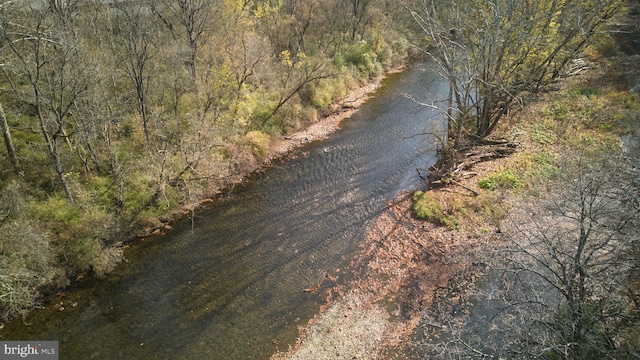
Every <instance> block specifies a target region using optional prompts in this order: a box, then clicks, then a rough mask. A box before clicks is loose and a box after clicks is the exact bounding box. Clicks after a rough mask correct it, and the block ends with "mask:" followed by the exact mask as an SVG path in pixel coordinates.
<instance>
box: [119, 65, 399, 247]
mask: <svg viewBox="0 0 640 360" xmlns="http://www.w3.org/2000/svg"><path fill="white" fill-rule="evenodd" d="M409 62H410V60H407V61H405V62H404V63H402V64H401V65H399V66H396V67H394V68H392V69H390V70H388V71H386V72H384V73H382V74H380V75H378V76H376V77H374V78H373V79H371V80H370V81H369V82H368V83H367V84H366V85H363V86H361V87H359V88H357V89H356V90H354V91H352V92H350V93H349V94H348V95H347V96H345V97H344V98H342V99H340V100H339V101H338V102H336V103H334V104H333V105H331V110H332V112H331V113H330V114H329V115H327V116H324V117H322V118H321V119H319V120H318V121H316V122H313V123H310V124H308V125H306V126H304V127H302V128H301V129H299V130H296V131H294V132H292V133H290V134H285V135H280V136H279V139H278V140H276V141H275V143H274V144H273V145H272V146H271V147H270V149H269V152H268V154H267V155H266V156H265V157H264V158H263V159H260V160H259V161H257V164H256V165H255V166H252V167H249V168H247V169H245V170H243V171H239V172H237V173H234V174H232V175H230V176H229V180H228V181H227V184H226V186H214V187H212V188H211V190H210V191H209V195H206V196H204V197H203V198H201V199H199V200H197V201H195V202H193V203H188V204H184V205H182V206H181V207H180V208H178V209H176V210H174V211H172V212H170V213H168V214H166V215H164V216H163V217H162V219H159V218H157V217H152V218H148V219H146V220H143V221H141V223H139V224H133V226H132V229H131V234H130V235H129V236H128V238H127V239H126V240H125V241H124V243H127V244H128V243H131V242H132V241H133V240H135V239H147V238H150V237H153V236H162V235H164V234H165V233H166V231H170V230H172V229H173V225H174V224H175V223H176V222H179V221H181V220H183V219H185V218H186V217H188V216H189V215H190V214H192V213H193V212H195V211H198V210H199V209H202V208H203V207H204V206H205V205H206V204H209V203H212V202H215V201H216V199H218V197H219V196H220V195H221V194H223V193H225V190H226V189H232V188H233V187H235V186H238V185H241V184H244V183H245V182H246V181H247V179H248V178H250V177H251V176H252V175H253V174H256V173H259V172H261V171H264V170H266V169H268V168H269V167H271V166H272V164H273V163H274V162H275V161H277V160H279V159H282V158H284V157H286V156H287V155H289V154H290V153H291V152H293V151H294V150H296V149H298V148H300V147H302V146H304V145H306V144H308V143H310V142H314V141H321V140H324V139H326V138H328V137H329V136H330V135H331V134H333V133H334V132H336V131H338V130H339V129H340V123H341V122H342V121H343V120H345V119H347V118H349V117H351V116H352V115H353V114H355V113H356V112H357V111H358V110H359V109H360V107H361V106H362V105H363V104H364V103H366V102H367V100H369V99H370V97H371V95H372V94H373V93H374V92H375V91H376V90H378V88H380V86H381V85H382V82H383V81H384V80H385V79H386V78H387V77H388V76H389V75H391V74H396V73H399V72H402V71H404V70H405V69H406V68H407V65H408V63H409Z"/></svg>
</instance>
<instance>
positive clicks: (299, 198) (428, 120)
mask: <svg viewBox="0 0 640 360" xmlns="http://www.w3.org/2000/svg"><path fill="white" fill-rule="evenodd" d="M445 93H446V92H445V89H444V86H443V84H442V82H441V81H440V80H439V77H438V75H437V74H436V73H435V72H434V71H433V70H431V69H430V68H429V66H428V65H427V64H414V65H413V66H412V67H410V68H409V69H407V70H406V71H404V72H402V73H399V74H393V75H390V76H389V77H388V78H387V79H386V80H385V81H384V83H383V85H382V87H381V88H380V89H379V90H378V91H377V92H376V93H375V95H374V96H373V98H372V99H370V100H369V101H368V102H367V103H366V104H365V105H364V106H363V107H362V108H361V109H360V110H359V111H358V112H357V113H356V114H355V115H353V116H352V117H351V118H349V119H346V120H344V121H343V122H342V124H341V130H339V131H338V132H336V133H334V134H332V136H331V137H330V138H329V139H327V140H323V141H321V142H315V143H312V144H309V145H308V146H306V147H304V148H301V149H299V150H296V151H295V152H294V153H293V154H292V156H290V157H289V158H288V159H286V160H283V161H279V162H278V163H276V164H275V165H274V166H273V167H272V168H270V169H268V170H267V171H265V172H262V173H261V174H259V175H256V176H254V178H253V179H252V180H251V181H250V182H249V184H248V185H246V186H243V187H242V188H237V189H235V190H234V191H233V192H232V193H231V194H230V195H229V196H228V197H227V198H225V199H224V200H222V201H219V202H217V203H216V204H215V205H212V206H210V208H208V209H206V211H202V212H200V213H199V214H197V216H196V217H195V218H194V221H193V223H192V222H191V221H185V222H184V223H182V224H177V225H176V226H175V227H174V230H173V231H171V232H170V233H169V234H167V235H165V236H162V237H158V238H154V239H152V240H145V241H141V242H139V243H137V244H135V245H134V246H132V247H131V249H129V250H128V251H127V252H126V257H127V259H129V261H128V262H126V263H123V264H122V265H121V266H119V268H118V269H117V270H116V271H115V272H114V273H112V274H111V275H109V276H108V277H107V278H106V279H102V280H90V281H85V282H82V283H81V284H79V285H77V286H74V287H73V288H72V289H69V290H67V291H66V292H65V294H64V297H59V298H56V299H54V300H53V301H52V303H60V302H62V303H63V307H64V308H65V310H64V311H59V310H53V308H52V306H48V307H47V309H45V310H39V311H36V312H34V313H32V314H31V315H29V316H28V318H27V319H26V323H25V322H23V321H22V320H19V321H14V322H12V323H9V324H7V325H6V326H5V328H4V329H3V330H2V331H0V333H1V334H2V337H3V340H57V341H59V342H60V354H61V355H60V356H61V359H92V358H95V359H125V358H126V359H175V358H189V359H267V358H269V356H270V355H271V354H272V353H273V352H274V351H275V350H276V349H277V348H278V349H280V350H286V349H287V347H288V346H289V345H291V344H293V343H295V339H296V337H297V328H296V327H297V325H303V324H305V323H306V322H307V321H308V320H309V319H310V318H311V317H313V315H314V314H315V313H317V312H318V308H319V306H320V305H321V304H322V303H323V302H324V300H325V291H324V290H326V289H327V288H328V287H330V286H332V285H333V283H332V282H331V281H329V280H327V278H326V274H329V275H330V276H332V277H338V282H340V281H344V279H345V277H346V275H345V274H347V273H349V272H350V271H349V267H348V266H349V259H350V257H351V255H352V254H353V253H354V252H355V251H356V250H357V246H358V243H359V242H360V241H361V240H362V238H363V236H364V234H365V232H366V229H367V226H368V225H369V224H370V223H371V221H372V220H373V219H374V218H375V217H376V216H378V215H379V214H380V213H381V212H382V210H383V209H384V206H385V204H386V203H387V202H388V201H390V200H391V199H392V198H393V197H394V196H395V195H396V194H397V193H398V192H400V191H402V190H406V189H410V188H412V187H416V186H419V184H420V179H419V177H418V174H417V172H416V168H427V167H428V166H429V165H430V164H432V163H434V162H435V159H436V153H435V150H436V149H435V144H436V142H435V141H434V140H433V139H431V138H429V137H428V136H427V135H420V134H427V133H433V132H442V131H443V129H444V124H443V121H442V120H441V116H439V115H438V113H437V112H435V111H434V110H432V109H429V108H425V107H423V106H420V105H418V104H417V103H415V102H414V101H412V100H410V99H408V97H407V96H405V94H410V95H412V96H413V97H415V98H416V99H418V100H420V101H423V102H431V101H433V100H435V99H436V98H437V97H439V96H440V97H442V96H443V95H442V94H445ZM439 94H440V95H439ZM316 284H320V287H319V288H318V289H317V291H314V292H305V291H303V290H304V289H306V288H313V287H315V285H316ZM76 304H77V305H76Z"/></svg>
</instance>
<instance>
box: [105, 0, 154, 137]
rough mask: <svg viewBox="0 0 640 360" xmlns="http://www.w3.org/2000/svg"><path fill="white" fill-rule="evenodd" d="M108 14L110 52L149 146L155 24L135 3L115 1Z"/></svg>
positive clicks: (141, 7) (140, 5)
mask: <svg viewBox="0 0 640 360" xmlns="http://www.w3.org/2000/svg"><path fill="white" fill-rule="evenodd" d="M115 9H116V12H115V13H114V14H111V13H110V12H109V11H107V15H108V16H109V24H108V31H109V32H110V33H111V34H112V35H113V36H112V37H111V39H110V41H111V47H112V51H113V53H114V55H115V56H116V57H120V58H121V59H122V66H123V69H122V70H124V72H125V73H126V75H127V77H128V78H129V80H130V81H131V85H132V86H133V90H134V93H135V98H136V102H137V104H138V113H139V114H140V117H141V118H142V127H143V130H144V136H145V141H146V145H147V149H151V136H150V129H149V128H150V124H149V123H150V117H151V114H150V112H149V95H150V91H151V86H152V85H151V82H152V79H153V77H154V65H155V64H154V61H153V60H154V57H155V56H156V55H157V53H158V38H159V33H158V27H157V25H156V23H155V22H154V21H152V20H153V18H152V17H151V13H150V11H149V9H148V8H147V7H146V6H144V5H142V4H138V3H129V2H124V3H117V5H116V6H115Z"/></svg>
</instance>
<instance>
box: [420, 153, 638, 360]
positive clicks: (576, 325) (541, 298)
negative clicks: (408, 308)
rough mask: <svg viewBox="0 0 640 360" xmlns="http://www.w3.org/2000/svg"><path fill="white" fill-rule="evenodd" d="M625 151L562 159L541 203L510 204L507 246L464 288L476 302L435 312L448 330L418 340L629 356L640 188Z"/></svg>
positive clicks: (529, 354) (524, 354) (455, 346)
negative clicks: (438, 337)
mask: <svg viewBox="0 0 640 360" xmlns="http://www.w3.org/2000/svg"><path fill="white" fill-rule="evenodd" d="M610 160H611V159H610ZM622 161H623V160H622V159H619V158H614V159H612V161H610V162H605V163H597V164H594V163H587V162H586V161H584V160H578V161H577V162H575V163H573V164H569V165H567V166H564V167H563V169H562V172H561V173H562V174H563V176H562V177H561V179H560V180H559V182H558V183H555V185H554V186H553V187H552V188H551V189H550V192H549V194H548V196H547V199H546V200H545V201H544V202H543V203H539V204H537V205H533V204H532V205H528V206H522V207H521V208H519V209H515V210H514V212H513V214H512V215H511V216H510V217H509V219H508V220H507V222H506V223H505V224H503V225H504V226H503V231H504V232H505V233H506V243H505V244H506V246H505V247H504V248H501V249H499V250H497V252H494V253H492V256H491V257H492V259H491V260H488V262H489V263H490V264H493V265H494V267H493V270H490V271H489V272H488V274H489V275H488V276H487V277H486V279H485V280H484V281H483V282H479V283H478V285H477V288H476V292H475V294H474V295H473V296H469V297H467V298H468V299H470V300H469V302H470V303H473V305H471V306H470V307H467V308H466V309H464V310H462V311H460V310H461V309H458V310H459V312H462V313H468V314H469V316H468V317H464V318H465V319H464V320H462V321H460V322H457V321H455V320H453V319H454V318H455V317H456V316H452V314H451V313H450V312H448V314H447V312H443V313H440V314H439V315H438V316H433V317H432V322H431V323H432V324H433V323H436V324H438V326H440V324H441V325H444V326H446V328H447V329H446V330H444V331H440V330H441V329H442V328H439V329H438V332H440V333H441V334H442V335H443V337H442V339H446V340H445V342H437V341H436V342H433V343H432V344H431V345H430V346H427V347H425V349H428V351H429V353H431V354H440V355H442V351H443V349H444V346H447V349H449V354H458V356H463V357H465V356H466V357H472V358H505V357H508V358H522V359H532V358H545V359H619V358H633V356H634V351H637V348H635V349H634V347H635V346H637V342H636V341H637V339H634V338H633V337H634V335H633V333H634V332H633V330H632V329H633V327H634V326H637V321H638V319H639V316H640V314H639V312H638V309H637V304H635V303H634V299H637V297H638V293H637V292H638V289H637V288H633V287H631V286H630V283H631V281H632V280H633V278H632V275H633V271H634V269H635V268H637V264H638V259H637V258H635V256H637V252H635V249H636V248H637V246H638V241H640V234H639V232H638V220H639V218H640V196H639V192H638V191H639V189H638V188H637V187H634V186H633V185H632V181H633V179H630V178H629V177H628V176H627V175H626V172H625V171H624V169H625V166H626V165H624V162H622ZM616 162H617V163H616ZM447 315H448V316H449V317H448V318H447ZM458 318H460V317H458ZM434 320H435V321H434ZM635 354H636V355H637V353H635Z"/></svg>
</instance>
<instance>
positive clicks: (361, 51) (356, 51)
mask: <svg viewBox="0 0 640 360" xmlns="http://www.w3.org/2000/svg"><path fill="white" fill-rule="evenodd" d="M345 62H346V63H347V64H350V65H353V66H354V67H355V68H356V69H358V71H359V72H360V73H362V74H364V75H365V77H371V76H373V75H376V74H378V73H380V72H381V71H382V67H381V66H380V63H379V62H378V55H376V53H375V52H374V51H373V49H372V48H371V45H370V44H369V43H367V42H366V41H360V42H358V43H355V44H353V45H352V46H351V47H350V48H349V50H347V52H346V54H345Z"/></svg>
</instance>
